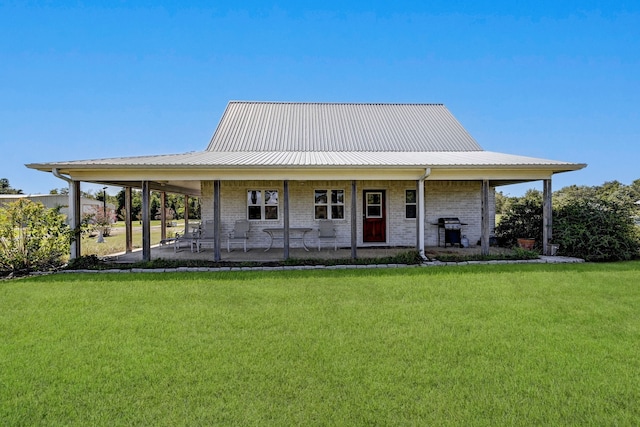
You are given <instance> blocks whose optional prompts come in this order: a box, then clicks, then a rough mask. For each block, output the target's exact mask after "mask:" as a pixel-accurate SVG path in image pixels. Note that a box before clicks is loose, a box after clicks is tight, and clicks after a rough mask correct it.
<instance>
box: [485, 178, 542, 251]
mask: <svg viewBox="0 0 640 427" xmlns="http://www.w3.org/2000/svg"><path fill="white" fill-rule="evenodd" d="M496 237H497V238H498V243H499V244H500V246H504V247H513V246H515V245H516V243H517V240H518V239H520V238H528V239H535V240H536V246H535V248H536V249H538V250H540V249H541V248H542V194H541V193H540V192H539V191H537V190H529V191H527V193H526V194H525V196H524V197H516V198H514V200H512V201H511V203H510V205H509V208H508V209H507V211H506V212H505V213H504V214H503V216H502V219H500V223H499V224H498V226H497V227H496Z"/></svg>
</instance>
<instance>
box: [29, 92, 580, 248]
mask: <svg viewBox="0 0 640 427" xmlns="http://www.w3.org/2000/svg"><path fill="white" fill-rule="evenodd" d="M585 166H586V165H585V164H580V163H570V162H565V161H556V160H546V159H539V158H531V157H524V156H519V155H513V154H504V153H497V152H491V151H485V150H483V149H482V147H481V146H480V145H479V144H478V143H477V142H476V141H475V140H474V139H473V138H472V137H471V135H469V133H468V132H467V131H466V130H465V129H464V128H463V127H462V125H461V124H460V123H459V122H458V121H457V120H456V119H455V118H454V117H453V115H452V114H451V113H450V112H449V111H448V110H447V108H446V107H445V106H444V105H441V104H356V103H290V102H236V101H233V102H230V103H229V104H228V105H227V108H226V110H225V112H224V114H223V116H222V119H221V120H220V123H219V124H218V127H217V129H216V131H215V133H214V134H213V137H212V138H211V141H210V142H209V145H208V147H207V148H206V149H205V150H204V151H198V152H188V153H182V154H174V155H151V156H141V157H120V158H109V159H99V160H76V161H62V162H49V163H32V164H28V165H27V167H29V168H33V169H38V170H41V171H45V172H50V173H53V174H54V175H56V176H58V177H60V178H62V179H64V180H66V181H68V182H69V185H70V189H71V191H70V198H71V200H72V201H71V204H72V205H74V204H75V203H76V202H73V200H74V198H77V195H76V194H77V193H78V192H79V182H82V181H84V182H92V183H100V184H105V185H115V186H123V187H125V188H126V189H130V188H141V189H142V199H143V200H142V201H143V259H150V245H149V215H148V211H149V209H148V204H149V191H151V190H154V191H160V192H162V194H164V192H173V193H180V194H184V195H187V196H197V197H200V198H201V211H202V220H203V221H206V220H209V223H211V224H213V228H214V230H215V233H214V236H215V237H214V240H215V242H214V244H213V247H214V251H213V252H214V259H216V260H219V259H220V248H221V245H222V244H224V242H225V240H224V239H225V237H221V236H226V235H227V233H228V232H229V231H230V230H232V229H233V228H234V225H235V222H236V221H237V220H248V221H249V222H250V225H251V228H250V235H249V242H248V243H249V246H253V247H267V246H269V245H270V241H269V235H268V234H267V233H263V232H262V231H264V230H265V229H280V231H282V240H283V248H284V249H283V250H284V254H283V256H284V258H285V259H286V258H288V256H289V242H290V239H293V238H295V237H296V236H295V234H294V233H295V232H296V231H299V230H300V229H304V228H311V229H317V228H318V225H319V222H320V221H331V223H332V224H333V228H334V229H335V231H336V237H337V244H338V245H339V246H342V247H351V252H352V256H353V257H354V258H355V257H356V256H357V248H358V247H367V246H376V245H381V246H409V247H416V248H417V249H418V250H419V251H420V252H421V253H423V251H424V248H425V246H435V245H437V244H438V242H439V241H440V232H441V229H440V228H441V227H439V226H438V225H437V224H438V220H439V219H440V218H444V217H456V218H458V219H459V221H460V222H461V223H463V224H464V226H463V230H462V232H463V233H464V235H465V236H466V237H467V238H468V239H469V241H470V242H472V243H473V242H476V241H480V242H481V246H482V252H484V253H488V252H489V239H490V236H491V233H492V232H493V228H494V225H495V220H494V219H495V203H494V200H495V198H494V194H495V191H494V189H495V187H497V186H501V185H507V184H513V183H521V182H527V181H536V180H542V181H543V182H544V185H543V188H544V194H545V197H544V200H545V213H546V215H545V220H544V221H545V224H544V226H545V227H544V230H545V238H544V242H543V247H544V250H545V251H547V250H548V243H549V240H550V239H551V179H552V176H553V174H556V173H561V172H567V171H574V170H578V169H582V168H584V167H585ZM129 194H130V193H129ZM145 203H146V208H145ZM145 214H146V217H145V216H144V215H145ZM129 221H130V219H129ZM145 232H146V237H145ZM73 251H75V255H77V254H79V249H78V248H77V247H76V248H72V252H73ZM72 256H74V254H72Z"/></svg>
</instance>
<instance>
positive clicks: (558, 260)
mask: <svg viewBox="0 0 640 427" xmlns="http://www.w3.org/2000/svg"><path fill="white" fill-rule="evenodd" d="M583 262H584V260H583V259H580V258H569V257H557V256H553V257H552V256H541V257H540V258H538V259H530V260H492V261H462V262H440V261H432V262H425V263H422V264H363V265H356V264H354V265H349V264H343V265H287V266H280V267H176V268H130V269H122V270H120V269H108V270H60V271H58V272H57V273H61V274H65V273H67V274H68V273H185V272H192V273H203V272H221V271H290V270H348V269H365V268H368V269H372V268H398V267H415V268H418V267H445V266H458V265H483V264H484V265H494V264H567V263H571V264H575V263H583Z"/></svg>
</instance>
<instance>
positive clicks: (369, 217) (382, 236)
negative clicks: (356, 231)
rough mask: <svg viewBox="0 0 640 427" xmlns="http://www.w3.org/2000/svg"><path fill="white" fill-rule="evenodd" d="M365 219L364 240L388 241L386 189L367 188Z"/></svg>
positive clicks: (364, 195)
mask: <svg viewBox="0 0 640 427" xmlns="http://www.w3.org/2000/svg"><path fill="white" fill-rule="evenodd" d="M363 200H364V207H363V212H364V219H363V221H362V223H363V232H362V241H363V242H382V243H384V242H386V241H387V220H386V215H385V213H386V209H385V203H384V190H365V191H364V192H363Z"/></svg>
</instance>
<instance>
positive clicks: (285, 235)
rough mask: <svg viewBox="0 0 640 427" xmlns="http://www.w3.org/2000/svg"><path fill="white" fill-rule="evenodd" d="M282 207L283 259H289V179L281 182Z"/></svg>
mask: <svg viewBox="0 0 640 427" xmlns="http://www.w3.org/2000/svg"><path fill="white" fill-rule="evenodd" d="M283 187H284V188H283V190H284V191H283V192H284V194H283V199H284V200H283V209H284V232H283V235H282V237H283V242H284V243H283V246H284V259H285V260H288V259H289V181H288V180H286V179H285V180H284V182H283Z"/></svg>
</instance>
